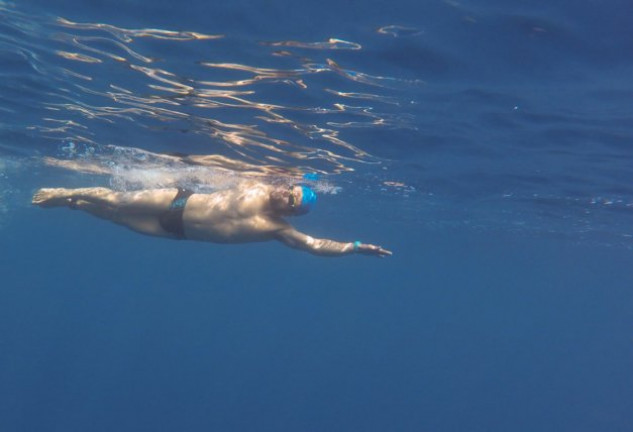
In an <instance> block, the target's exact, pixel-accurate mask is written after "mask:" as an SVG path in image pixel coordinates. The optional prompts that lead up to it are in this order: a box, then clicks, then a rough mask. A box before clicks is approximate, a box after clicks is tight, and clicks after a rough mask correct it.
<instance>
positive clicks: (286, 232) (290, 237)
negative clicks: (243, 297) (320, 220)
mask: <svg viewBox="0 0 633 432" xmlns="http://www.w3.org/2000/svg"><path fill="white" fill-rule="evenodd" d="M275 238H277V240H279V241H280V242H282V243H284V244H285V245H286V246H290V247H291V248H295V249H300V250H304V251H306V252H310V253H311V254H314V255H322V256H340V255H350V254H354V253H358V254H363V255H374V256H377V257H381V258H382V257H385V256H387V255H391V251H388V250H386V249H383V248H381V247H380V246H375V245H371V244H365V243H361V242H349V243H342V242H337V241H334V240H328V239H317V238H313V237H310V236H309V235H307V234H303V233H301V232H299V231H297V230H296V229H294V228H292V227H288V228H284V229H282V230H279V231H277V233H276V235H275Z"/></svg>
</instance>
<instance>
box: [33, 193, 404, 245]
mask: <svg viewBox="0 0 633 432" xmlns="http://www.w3.org/2000/svg"><path fill="white" fill-rule="evenodd" d="M32 202H33V204H36V205H38V206H40V207H46V208H48V207H70V208H73V209H80V210H84V211H86V212H88V213H90V214H92V215H94V216H97V217H99V218H102V219H106V220H110V221H112V222H115V223H117V224H119V225H123V226H126V227H128V228H130V229H132V230H134V231H137V232H140V233H142V234H147V235H152V236H157V237H167V238H172V239H188V240H198V241H207V242H213V243H246V242H259V241H268V240H279V241H280V242H282V243H283V244H285V245H286V246H290V247H292V248H295V249H300V250H304V251H307V252H310V253H312V254H314V255H322V256H340V255H349V254H354V253H359V254H364V255H374V256H377V257H384V256H387V255H391V252H390V251H388V250H386V249H383V248H382V247H380V246H375V245H371V244H365V243H361V242H359V241H355V242H347V243H344V242H337V241H334V240H327V239H316V238H313V237H310V236H309V235H307V234H303V233H301V232H299V231H297V230H296V229H294V228H293V227H292V225H290V224H289V223H288V222H286V221H285V220H284V219H283V217H286V216H299V215H303V214H306V213H307V212H308V211H310V209H311V208H312V207H313V206H314V204H315V202H316V194H315V193H314V191H313V190H312V189H310V188H309V187H307V186H291V187H288V186H273V185H266V184H262V183H245V184H244V185H243V186H241V187H238V188H236V189H231V190H224V191H220V192H215V193H211V194H203V193H194V192H192V191H189V190H186V189H152V190H142V191H136V192H116V191H113V190H111V189H107V188H102V187H94V188H81V189H40V190H38V191H37V192H36V193H35V195H34V196H33V201H32Z"/></svg>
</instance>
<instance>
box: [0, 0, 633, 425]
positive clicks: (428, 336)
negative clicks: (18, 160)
mask: <svg viewBox="0 0 633 432" xmlns="http://www.w3.org/2000/svg"><path fill="white" fill-rule="evenodd" d="M510 3H513V2H510ZM510 3H508V2H497V1H492V0H488V1H487V2H485V4H482V3H481V2H480V3H477V4H470V3H463V2H462V3H461V5H460V6H457V7H456V6H451V5H449V4H448V3H445V2H440V1H434V2H414V1H398V2H395V3H393V2H384V3H379V2H375V3H374V2H369V3H368V2H356V1H354V2H328V1H322V2H314V3H307V2H298V3H291V2H281V1H277V2H265V3H255V2H244V1H242V2H230V4H228V3H227V4H226V5H224V4H210V3H209V2H205V1H196V2H172V1H169V2H167V1H154V2H140V1H138V2H124V3H123V4H121V5H117V6H116V7H114V6H113V5H112V4H111V2H105V1H102V2H100V1H93V2H90V3H87V4H81V5H80V4H79V3H78V2H75V1H58V0H57V1H54V2H48V1H30V2H27V4H28V9H26V10H27V11H28V12H29V13H33V14H40V15H41V14H43V13H49V14H51V15H52V16H57V15H60V16H64V17H67V18H69V19H73V20H76V21H87V22H104V23H110V24H115V25H119V26H122V27H130V28H141V27H156V28H169V29H185V30H191V31H199V32H205V33H224V34H226V35H227V37H230V38H232V39H231V40H232V41H234V42H231V43H234V44H235V45H234V47H233V48H235V49H234V51H232V52H225V53H223V56H224V57H223V58H224V59H225V60H226V61H230V60H231V59H230V56H231V55H233V56H234V58H235V60H236V61H242V62H244V63H246V64H248V63H251V62H250V61H249V60H250V59H252V57H253V56H255V57H257V56H259V53H258V52H249V51H248V50H245V51H244V50H240V48H241V47H243V46H244V45H245V44H243V43H242V42H243V41H244V40H247V41H258V40H293V39H294V40H301V41H322V40H325V39H327V38H329V37H338V38H342V39H350V40H353V41H355V40H362V41H363V44H364V50H365V51H363V53H364V52H366V51H369V52H370V53H371V54H372V55H371V56H362V55H360V54H355V53H354V52H351V53H343V54H341V56H343V58H344V59H345V60H346V61H347V63H348V65H352V66H355V67H356V68H357V69H358V70H363V71H365V72H368V73H373V74H377V75H381V74H384V75H389V76H398V77H401V78H406V79H423V80H425V81H426V82H427V87H426V88H425V89H424V90H422V91H420V93H417V94H415V95H412V98H413V97H414V98H415V99H416V101H417V104H416V105H415V106H413V107H411V108H407V110H408V112H409V113H410V114H412V115H414V116H415V125H416V126H417V130H416V131H407V130H405V131H402V130H388V131H384V130H382V131H377V132H373V131H369V132H367V131H358V132H357V133H356V135H354V138H355V141H357V142H362V143H363V144H362V145H363V146H364V147H363V148H365V149H367V150H368V151H370V152H372V153H374V154H377V155H379V156H382V157H386V158H389V159H390V160H391V162H390V163H389V165H388V166H389V171H388V174H384V173H381V172H380V171H379V170H378V172H379V174H376V171H375V170H374V169H373V168H366V169H364V168H363V167H359V168H358V171H357V173H356V174H355V176H352V177H343V178H342V179H341V180H340V183H341V184H342V185H343V191H342V192H341V193H340V194H338V195H323V196H321V197H320V200H319V206H318V208H317V210H316V211H315V212H314V213H313V214H311V215H309V216H307V217H305V218H302V219H301V220H297V221H296V223H297V225H298V226H299V227H300V228H301V229H303V230H305V231H307V232H309V233H311V234H314V235H316V236H322V237H331V238H336V239H341V240H353V239H361V240H363V241H368V242H374V243H380V244H383V245H384V246H385V247H388V248H390V249H392V250H393V251H394V256H393V257H390V258H388V259H384V260H375V259H370V258H366V257H356V256H355V257H345V258H341V259H322V258H316V257H313V256H310V255H308V254H302V253H298V252H296V251H293V250H289V249H286V248H284V247H282V246H280V245H278V244H274V243H270V244H254V245H230V246H219V245H210V244H202V243H193V242H175V241H171V242H170V241H166V240H162V239H154V238H149V237H143V236H139V235H137V234H135V233H132V232H130V231H126V230H123V229H121V228H120V227H117V226H114V225H110V224H108V223H106V222H104V221H99V220H95V219H93V218H90V217H89V216H87V215H85V214H81V213H79V212H70V211H68V210H54V211H53V210H52V211H44V210H40V209H33V208H30V207H29V206H28V204H27V202H28V200H29V195H30V193H31V192H32V191H33V190H34V189H35V188H37V187H42V186H47V185H57V184H56V183H62V184H66V183H67V182H68V179H67V178H65V177H64V178H60V177H57V176H58V175H59V173H56V172H48V171H46V170H45V169H42V170H31V171H29V172H20V171H19V170H17V171H10V170H8V169H7V170H6V178H4V179H3V182H2V183H1V184H2V187H3V188H4V190H5V193H4V194H3V195H2V197H3V199H4V201H5V205H6V206H8V210H9V211H8V212H7V213H5V214H3V215H2V226H1V227H0V229H1V231H0V232H1V237H0V239H1V240H0V241H1V246H2V253H1V254H0V274H2V279H1V280H2V283H1V285H0V286H1V288H0V295H1V301H0V424H1V425H2V427H1V429H2V430H7V431H114V430H116V431H139V430H147V431H163V430H164V431H175V430H178V431H199V430H223V431H285V430H288V431H291V430H292V431H295V430H301V431H304V430H305V431H324V430H327V431H350V430H354V431H355V430H365V431H427V430H428V431H526V432H527V431H535V430H537V431H574V432H577V431H630V430H632V428H633V410H632V409H631V407H633V372H632V371H633V338H632V334H633V333H632V330H633V312H632V309H631V305H632V304H633V276H632V273H631V269H632V268H633V258H632V257H631V246H630V237H626V235H630V234H631V228H630V227H631V221H632V219H631V215H630V212H631V210H632V209H631V206H630V205H628V204H631V203H633V198H632V197H633V194H632V193H631V186H630V185H631V174H632V172H631V165H630V162H631V159H632V155H633V152H632V151H631V143H632V142H633V127H632V125H631V123H630V121H631V120H630V119H631V114H632V111H633V110H632V109H631V107H630V96H631V95H632V94H633V92H632V90H633V89H632V88H631V85H630V83H629V81H630V76H631V75H630V72H631V66H632V62H633V57H631V56H630V55H628V54H627V53H630V52H631V49H632V48H633V31H632V30H631V27H630V23H629V22H628V21H629V20H628V17H630V16H631V15H630V12H631V6H630V5H629V3H628V2H625V1H621V2H618V1H609V2H606V3H604V2H590V1H581V2H530V4H529V5H527V4H520V3H519V2H514V3H515V4H510ZM466 18H472V19H475V20H476V22H477V23H478V24H477V26H469V25H468V24H464V23H468V22H469V21H468V19H466ZM390 24H399V25H403V26H411V27H415V28H418V29H421V30H423V31H424V33H423V34H422V35H421V36H419V37H417V38H416V37H403V38H395V39H384V38H383V39H380V38H379V37H378V36H375V33H374V32H375V29H376V28H378V27H380V26H384V25H390ZM535 28H542V29H545V30H546V31H545V32H541V31H540V30H535ZM148 44H149V43H148ZM165 54H166V55H170V56H173V57H175V58H177V54H178V53H177V52H176V53H165ZM257 58H259V57H257ZM182 67H183V68H186V67H187V65H184V66H182ZM416 91H417V90H416ZM399 97H402V96H401V95H399ZM33 104H35V102H33ZM514 106H519V107H520V108H519V110H518V111H519V113H520V116H519V117H518V118H515V117H510V116H511V115H512V113H513V107H514ZM524 109H525V114H523V112H524V111H523V110H524ZM18 114H19V115H21V116H23V117H26V118H28V117H29V115H36V114H33V113H29V111H28V110H26V109H25V110H24V111H22V112H18ZM5 121H6V120H5ZM24 122H25V124H28V121H26V120H25V121H24ZM6 123H7V124H8V123H9V122H8V121H6ZM125 127H126V128H127V129H124V130H114V131H111V133H112V134H113V135H119V136H121V135H124V136H125V135H128V134H129V136H133V137H135V138H138V139H139V140H140V139H142V137H143V133H144V132H143V131H142V130H139V129H135V128H134V125H133V124H127V125H126V126H125ZM10 129H11V128H10V127H9V126H8V125H3V135H2V136H3V143H5V145H6V142H7V141H8V138H11V137H13V136H14V135H11V133H13V132H11V130H10ZM19 136H20V137H22V139H23V140H24V143H21V144H20V145H18V144H16V142H15V141H13V144H12V145H13V148H12V150H13V151H14V152H15V153H18V150H20V151H22V152H23V153H26V154H27V155H28V156H33V155H37V154H39V152H42V151H45V150H42V149H41V148H40V146H43V145H44V144H45V143H42V142H40V141H38V140H37V138H34V137H33V136H32V135H26V136H22V135H19ZM119 144H121V143H119ZM145 145H147V146H148V147H150V148H151V147H152V144H145ZM12 156H13V155H12ZM331 180H332V181H333V182H334V183H337V181H339V180H338V179H337V177H336V176H333V177H331ZM383 180H398V181H402V182H405V183H407V184H411V185H415V187H416V190H417V191H416V192H415V193H412V194H411V195H410V196H405V195H399V194H389V193H388V192H384V191H382V190H381V189H380V187H379V186H377V185H379V184H380V182H381V181H383ZM64 182H66V183H64ZM77 186H78V184H77ZM368 191H369V192H368ZM501 194H513V196H517V197H518V198H517V199H516V200H513V199H508V200H504V199H501V198H499V196H500V195H501ZM534 194H536V195H538V196H543V197H545V198H547V199H544V200H542V201H541V200H539V199H538V198H535V197H534ZM610 198H614V199H616V200H617V199H620V200H621V205H620V207H618V209H616V210H613V211H612V210H610V209H611V207H609V205H608V204H604V206H602V207H600V208H596V207H595V205H594V204H590V200H591V199H596V200H597V202H598V205H599V204H600V203H604V202H605V200H606V199H610ZM592 205H593V207H592ZM588 211H589V213H587V212H588ZM627 239H629V240H627ZM627 241H628V242H629V243H627Z"/></svg>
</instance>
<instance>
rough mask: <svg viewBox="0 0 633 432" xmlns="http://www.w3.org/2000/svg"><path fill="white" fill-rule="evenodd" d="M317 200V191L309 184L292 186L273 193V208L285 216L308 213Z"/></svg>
mask: <svg viewBox="0 0 633 432" xmlns="http://www.w3.org/2000/svg"><path fill="white" fill-rule="evenodd" d="M316 200H317V196H316V193H315V192H314V191H313V190H312V189H310V188H309V187H307V186H299V185H296V186H290V187H289V188H287V189H286V188H284V189H278V190H276V191H275V192H273V193H272V194H271V202H272V205H273V208H274V209H275V210H277V211H279V212H280V213H282V214H283V215H285V216H301V215H304V214H306V213H308V212H309V211H310V210H312V208H313V207H314V204H315V203H316Z"/></svg>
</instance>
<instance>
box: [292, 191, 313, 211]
mask: <svg viewBox="0 0 633 432" xmlns="http://www.w3.org/2000/svg"><path fill="white" fill-rule="evenodd" d="M316 200H317V195H316V193H315V192H314V191H313V190H312V189H310V188H309V187H307V186H301V204H300V205H299V206H297V207H295V214H297V215H304V214H306V213H308V212H309V211H310V210H312V207H314V203H316Z"/></svg>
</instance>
